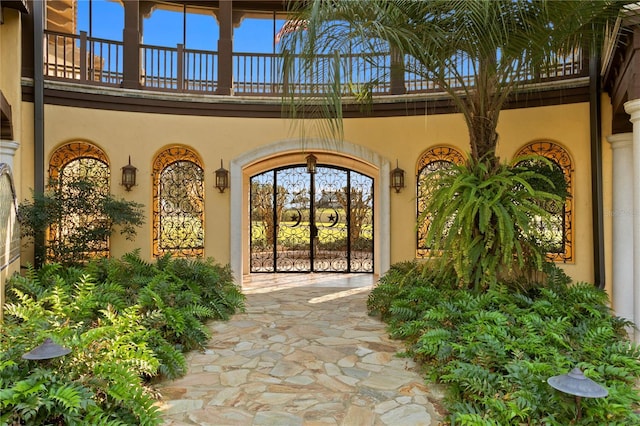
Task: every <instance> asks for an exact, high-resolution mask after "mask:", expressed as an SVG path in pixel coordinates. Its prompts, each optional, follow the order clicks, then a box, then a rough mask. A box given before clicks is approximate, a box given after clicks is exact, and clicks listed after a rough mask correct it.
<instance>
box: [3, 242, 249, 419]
mask: <svg viewBox="0 0 640 426" xmlns="http://www.w3.org/2000/svg"><path fill="white" fill-rule="evenodd" d="M7 296H8V297H7V303H6V305H5V310H4V322H3V323H1V324H0V424H70V425H73V424H77V425H81V424H82V425H84V424H96V425H97V424H101V425H102V424H103V425H131V424H140V425H153V424H159V423H160V417H159V414H158V412H157V409H156V408H155V406H154V403H155V401H156V399H157V393H156V392H155V391H154V390H153V388H152V385H151V384H152V383H153V381H154V380H157V379H159V378H175V377H179V376H181V375H183V374H184V373H185V369H186V362H185V358H184V355H183V354H182V351H186V350H190V349H198V348H202V347H203V345H204V344H205V343H206V342H207V341H208V339H209V332H208V329H207V327H206V326H205V325H204V324H203V322H204V321H206V320H208V319H226V318H228V317H229V316H230V315H231V314H232V313H234V312H235V311H236V310H238V309H242V308H243V306H244V297H243V295H242V293H241V292H240V290H239V288H238V287H237V286H236V285H234V284H233V280H232V277H231V273H230V270H229V268H228V267H223V266H220V265H217V264H215V263H213V261H211V260H208V261H205V262H203V261H193V260H184V259H171V258H170V257H168V256H167V257H163V258H160V259H158V261H157V262H156V263H155V264H151V263H147V262H144V261H143V260H141V259H140V257H139V255H138V253H137V252H135V253H131V254H127V255H125V256H124V257H123V258H122V259H121V260H114V259H96V260H93V261H91V262H89V263H88V264H87V265H85V266H84V267H82V268H73V267H71V268H64V267H62V266H61V265H59V264H55V263H54V264H48V265H45V266H44V267H43V268H42V269H40V270H38V271H36V270H35V269H33V268H30V269H29V270H28V271H27V273H26V274H25V276H22V277H20V276H15V277H13V278H12V279H11V280H10V281H9V283H8V285H7ZM46 337H51V338H53V340H54V341H56V342H58V343H59V344H61V345H62V346H64V347H67V348H69V349H71V353H70V354H68V355H66V356H64V357H61V358H57V359H53V360H49V361H42V362H37V361H27V360H24V359H22V358H21V355H22V354H24V353H26V352H27V351H29V350H31V349H33V347H34V346H37V345H38V344H39V343H42V342H43V341H44V339H45V338H46Z"/></svg>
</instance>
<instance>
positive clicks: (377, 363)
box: [160, 274, 441, 426]
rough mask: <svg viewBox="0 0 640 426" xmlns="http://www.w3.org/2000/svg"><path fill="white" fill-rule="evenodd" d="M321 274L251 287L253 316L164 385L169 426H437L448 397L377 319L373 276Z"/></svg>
mask: <svg viewBox="0 0 640 426" xmlns="http://www.w3.org/2000/svg"><path fill="white" fill-rule="evenodd" d="M314 275H317V274H311V275H296V276H292V277H290V278H286V279H284V281H285V282H284V283H283V282H277V283H270V282H269V281H267V280H268V279H272V280H273V279H274V278H268V277H269V276H266V277H267V278H266V279H262V281H260V279H258V281H257V282H253V283H245V284H244V286H243V291H244V293H245V294H246V295H247V309H246V312H245V313H242V314H237V315H234V316H233V318H232V319H231V320H230V321H228V322H212V323H210V325H209V327H210V329H211V331H212V338H211V341H210V342H209V344H208V345H207V347H206V350H205V351H204V352H193V353H190V354H189V355H188V356H187V359H188V363H189V372H188V374H187V375H186V376H185V377H183V378H181V379H179V380H175V381H171V382H164V383H162V384H161V386H160V392H161V393H162V395H163V401H162V404H161V410H162V411H163V418H164V419H165V423H164V424H165V425H167V426H179V425H200V426H224V425H241V426H244V425H277V426H288V425H305V426H311V425H318V426H319V425H348V426H351V425H354V426H360V425H362V426H364V425H399V426H400V425H401V426H412V425H416V426H417V425H437V424H438V422H439V420H440V416H439V414H438V412H437V410H436V409H435V407H434V405H433V403H432V402H434V401H435V402H436V406H437V401H438V400H439V399H440V398H441V395H440V394H439V391H438V390H437V389H433V388H432V387H431V386H430V387H429V388H427V387H426V386H425V384H424V381H423V379H422V377H421V376H420V374H418V373H417V371H416V369H415V364H414V362H413V361H411V360H410V359H405V358H398V357H396V356H395V354H396V353H397V352H398V351H400V350H402V344H401V343H400V342H398V341H393V340H391V339H389V338H388V336H387V333H386V332H385V324H384V323H382V322H381V321H379V320H378V319H377V318H373V317H369V316H368V315H367V312H366V299H367V295H368V294H369V292H370V290H371V285H370V283H371V277H370V276H365V277H364V278H361V277H362V276H360V277H354V276H353V275H350V276H345V277H343V278H341V277H338V278H336V276H335V275H334V276H332V277H331V276H326V275H317V276H315V277H314ZM276 279H277V278H276ZM367 280H368V282H367ZM363 285H364V286H363Z"/></svg>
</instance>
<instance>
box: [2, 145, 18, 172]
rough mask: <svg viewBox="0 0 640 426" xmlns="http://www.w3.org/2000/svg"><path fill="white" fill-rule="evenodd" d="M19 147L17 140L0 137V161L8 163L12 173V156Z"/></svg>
mask: <svg viewBox="0 0 640 426" xmlns="http://www.w3.org/2000/svg"><path fill="white" fill-rule="evenodd" d="M19 147H20V143H19V142H17V141H9V140H2V139H0V163H5V164H8V165H9V168H10V169H11V173H12V174H13V172H14V170H15V169H14V167H13V157H14V156H15V154H16V151H17V150H18V148H19Z"/></svg>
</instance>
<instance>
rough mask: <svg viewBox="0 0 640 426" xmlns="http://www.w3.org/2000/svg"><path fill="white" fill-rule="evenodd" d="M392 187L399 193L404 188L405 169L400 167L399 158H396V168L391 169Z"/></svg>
mask: <svg viewBox="0 0 640 426" xmlns="http://www.w3.org/2000/svg"><path fill="white" fill-rule="evenodd" d="M391 187H392V188H393V189H395V190H396V193H399V192H400V190H401V189H402V188H404V170H402V169H401V168H400V167H398V160H397V159H396V168H395V169H393V170H391Z"/></svg>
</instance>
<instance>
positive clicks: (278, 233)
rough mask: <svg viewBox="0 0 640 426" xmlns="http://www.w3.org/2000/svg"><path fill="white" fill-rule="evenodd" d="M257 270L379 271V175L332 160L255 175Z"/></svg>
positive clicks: (253, 254) (254, 266)
mask: <svg viewBox="0 0 640 426" xmlns="http://www.w3.org/2000/svg"><path fill="white" fill-rule="evenodd" d="M251 272H373V179H372V178H370V177H368V176H366V175H363V174H361V173H358V172H355V171H353V170H347V169H342V168H338V167H330V166H318V167H317V170H316V173H315V174H309V173H308V172H307V169H306V167H305V166H293V167H287V168H281V169H274V170H269V171H268V172H264V173H261V174H259V175H256V176H253V177H252V178H251Z"/></svg>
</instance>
